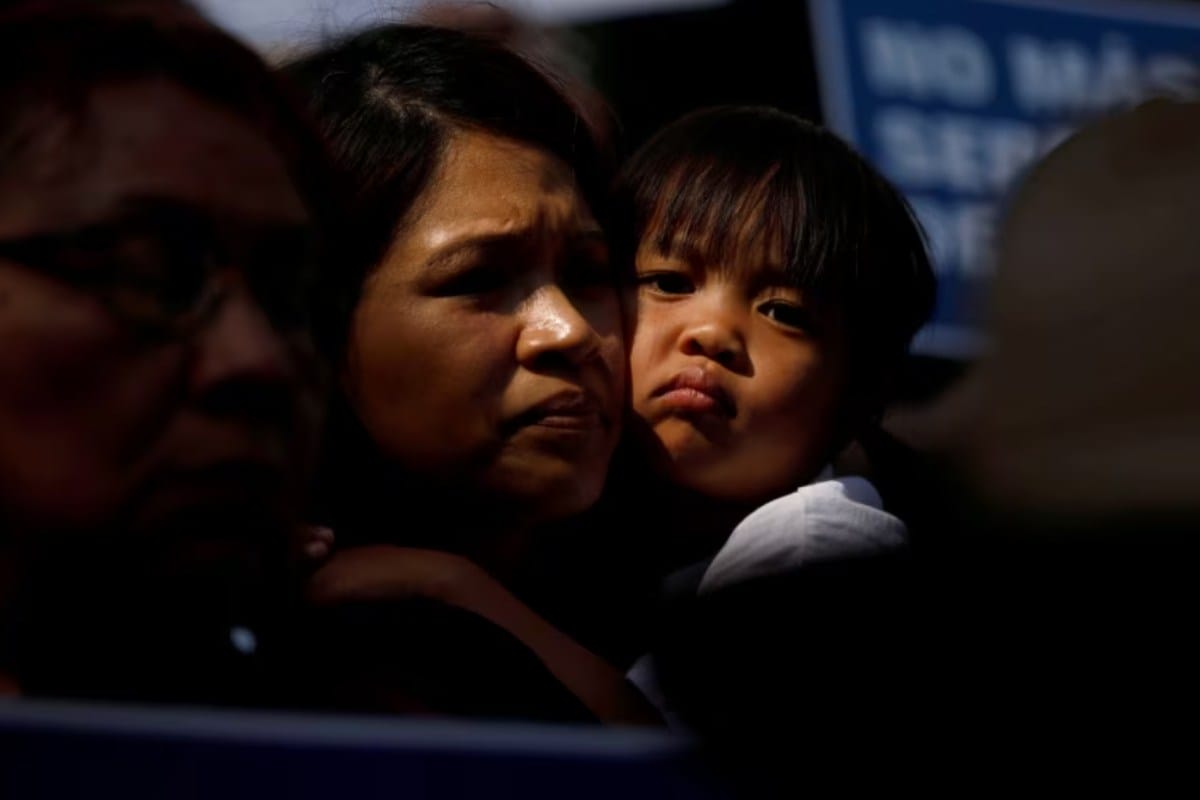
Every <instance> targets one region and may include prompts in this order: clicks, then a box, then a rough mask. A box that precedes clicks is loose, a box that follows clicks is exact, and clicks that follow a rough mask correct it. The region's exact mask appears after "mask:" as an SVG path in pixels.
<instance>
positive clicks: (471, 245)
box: [425, 229, 533, 269]
mask: <svg viewBox="0 0 1200 800" xmlns="http://www.w3.org/2000/svg"><path fill="white" fill-rule="evenodd" d="M532 236H533V232H532V231H531V230H530V229H513V230H505V231H497V232H495V233H476V234H466V235H464V236H460V237H457V238H453V239H450V240H449V241H448V242H447V243H446V244H443V245H441V246H440V247H438V249H437V250H436V251H434V252H433V253H431V254H430V256H429V258H427V259H425V268H426V269H438V268H449V267H451V266H453V265H454V264H455V262H457V261H458V260H460V259H461V258H462V257H463V256H464V255H476V254H508V253H515V252H519V251H521V250H525V249H528V247H529V244H530V239H531V237H532Z"/></svg>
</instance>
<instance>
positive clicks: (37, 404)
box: [0, 80, 319, 547]
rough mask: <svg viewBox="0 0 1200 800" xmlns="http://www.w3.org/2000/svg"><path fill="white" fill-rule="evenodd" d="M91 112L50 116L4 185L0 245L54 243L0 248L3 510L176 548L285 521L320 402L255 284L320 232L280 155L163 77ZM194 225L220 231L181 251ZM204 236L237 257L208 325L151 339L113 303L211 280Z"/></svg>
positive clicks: (304, 347)
mask: <svg viewBox="0 0 1200 800" xmlns="http://www.w3.org/2000/svg"><path fill="white" fill-rule="evenodd" d="M83 121H84V124H83V125H81V127H80V128H79V129H78V130H74V131H73V130H71V129H70V128H69V126H68V125H67V123H66V122H61V124H58V125H56V124H54V123H53V120H51V121H50V123H49V124H47V125H46V126H45V127H44V128H43V129H42V139H41V143H40V144H39V145H37V146H35V147H34V148H32V151H31V152H30V153H29V154H28V156H27V157H26V158H25V159H24V160H23V161H22V162H21V163H19V164H14V165H11V168H10V169H8V170H6V171H5V173H4V175H3V176H2V177H0V242H3V243H5V244H4V246H5V247H6V248H7V249H8V250H10V251H13V250H14V248H15V247H17V244H16V243H18V242H22V241H25V242H29V241H37V240H39V239H42V240H54V241H58V242H60V243H59V244H57V245H51V246H50V247H51V250H52V253H53V254H52V255H50V256H44V255H43V256H38V255H36V253H34V254H33V255H31V256H30V257H28V258H26V257H24V256H22V255H21V254H20V253H15V251H14V252H10V253H9V254H8V257H0V511H3V512H4V513H5V514H7V515H9V516H10V517H15V519H16V520H17V521H18V522H17V527H18V528H22V527H27V528H29V529H33V530H38V531H42V532H47V531H60V530H61V531H83V532H94V531H96V530H99V529H109V528H111V529H114V530H121V531H123V532H125V533H129V534H147V536H146V537H145V538H147V539H148V540H151V541H156V542H158V543H159V544H161V545H162V546H164V547H174V546H175V542H174V540H172V541H167V540H168V539H171V537H163V536H161V535H158V534H161V533H162V532H163V531H164V530H168V529H169V530H172V531H177V532H178V531H181V530H182V529H187V530H188V531H191V530H192V529H193V528H195V529H196V530H195V536H198V537H200V538H203V539H205V541H207V540H208V539H209V538H214V539H215V538H220V537H222V536H225V537H230V536H232V528H233V525H232V524H231V523H230V521H231V520H235V521H238V520H243V519H254V520H258V521H259V522H260V523H261V525H260V526H259V529H260V531H261V532H263V533H265V532H266V529H267V528H269V527H271V526H272V525H273V524H276V523H278V524H279V525H283V524H285V523H286V521H287V518H288V516H289V515H290V513H291V511H290V507H291V505H292V500H293V498H292V496H291V494H292V492H293V491H294V490H295V489H296V488H297V487H298V486H299V485H300V484H301V483H302V480H301V476H299V475H297V474H296V473H297V472H298V468H299V466H300V465H302V464H304V463H305V462H306V461H308V460H309V459H310V456H311V450H312V449H313V443H314V439H315V432H316V427H317V421H318V411H319V395H318V391H317V384H318V376H317V373H316V369H315V355H314V354H313V352H312V345H311V341H310V339H309V336H308V334H307V331H306V330H305V329H304V328H303V327H302V326H299V325H292V324H289V323H287V322H285V321H283V320H281V319H279V318H277V317H276V316H275V315H273V314H272V312H271V307H272V306H273V305H277V303H268V299H267V298H266V297H265V296H264V294H263V293H262V292H259V291H257V290H256V289H254V288H252V287H255V286H257V285H258V284H259V282H260V281H261V279H262V278H263V276H266V275H274V274H276V273H279V274H280V276H281V277H280V278H279V279H278V289H279V291H280V292H281V293H287V292H288V291H289V289H291V288H292V287H293V286H299V285H301V284H303V282H304V281H305V280H306V275H305V270H304V268H303V266H302V262H301V261H300V260H298V259H293V258H290V257H288V258H283V257H281V256H280V255H279V254H278V252H279V251H275V250H273V249H271V248H270V247H266V245H268V244H270V245H272V246H274V245H276V244H280V243H290V242H303V241H305V240H306V238H307V231H308V229H309V227H310V223H311V220H310V219H309V214H308V212H307V211H306V210H305V207H304V205H303V203H302V201H301V199H300V196H299V195H298V193H297V190H296V187H295V186H294V185H293V183H292V181H291V179H290V178H289V176H288V172H287V170H286V167H285V164H284V162H283V159H282V158H281V157H280V156H279V155H278V153H277V152H276V151H275V149H274V148H273V147H272V146H271V144H270V143H269V142H268V141H267V140H266V139H265V138H264V137H263V136H262V135H261V134H260V133H259V132H258V131H256V130H255V129H253V128H252V127H250V126H249V125H248V124H247V123H245V122H243V121H241V120H240V119H239V118H237V117H235V116H233V115H232V114H230V113H228V112H226V111H224V110H222V109H221V108H218V107H216V106H213V105H210V104H209V103H207V102H205V101H203V100H201V99H199V98H198V97H195V96H193V95H191V94H190V93H188V92H187V91H185V90H183V89H181V88H178V87H176V86H174V85H173V84H170V83H168V82H165V81H157V80H145V81H133V82H130V83H122V84H115V85H111V86H103V87H100V88H97V89H95V90H94V91H93V92H92V95H91V97H90V102H89V103H88V106H87V107H86V109H85V113H84V116H83ZM83 231H86V232H87V233H82V232H83ZM181 231H210V232H211V233H212V235H211V237H208V236H204V237H200V236H197V237H195V238H194V242H195V244H196V247H189V248H184V249H180V248H178V247H174V246H172V245H171V243H172V242H177V241H178V240H179V236H180V232H181ZM188 241H189V242H192V241H193V239H192V238H189V239H188ZM210 241H211V242H219V244H220V246H221V249H222V252H227V253H228V257H227V258H226V259H225V260H224V261H222V262H221V265H220V269H221V272H222V274H223V276H224V278H225V286H226V289H225V293H224V297H225V299H224V302H222V303H220V304H219V305H218V306H216V307H215V308H214V309H213V311H212V313H211V314H210V315H209V316H208V318H207V320H206V321H205V322H204V324H202V325H200V326H198V327H196V328H195V329H193V330H191V331H190V332H189V333H187V334H186V335H165V336H164V335H158V334H155V335H150V334H149V333H148V332H146V331H144V330H143V329H142V328H140V327H138V326H136V325H134V324H132V322H131V320H130V319H127V318H126V317H127V316H129V315H128V314H124V313H118V312H119V310H120V309H122V308H123V309H125V310H126V311H128V310H129V309H131V308H132V309H134V310H141V311H144V312H150V311H156V310H159V311H164V313H167V312H168V311H169V310H170V309H173V308H175V307H176V305H177V300H179V299H180V297H179V296H178V295H179V292H178V291H176V290H177V289H179V288H180V287H183V288H186V287H191V286H193V285H194V284H195V285H199V282H200V281H202V279H203V278H204V277H205V276H208V277H212V276H211V275H209V274H208V273H209V272H211V270H207V271H206V270H202V269H200V268H199V267H198V266H197V264H196V262H197V260H198V259H199V260H200V261H201V262H204V255H203V251H200V250H199V248H200V246H202V245H203V243H206V242H210ZM31 252H32V251H31ZM264 252H265V253H267V256H266V257H263V253H264ZM287 252H289V253H292V252H294V250H293V248H291V247H289V248H288V249H287ZM14 253H15V254H14ZM191 297H192V293H190V292H189V293H185V294H183V295H182V299H184V300H187V299H189V298H191ZM134 316H139V315H134ZM218 517H219V518H220V519H221V520H222V522H221V524H211V525H207V526H204V525H202V524H201V523H200V522H199V521H200V520H211V519H216V518H218ZM268 517H269V518H268ZM2 526H3V521H2V520H0V527H2ZM150 534H155V535H153V536H150ZM183 538H185V539H187V540H188V542H191V541H192V539H193V538H195V537H194V536H192V535H191V534H190V533H189V535H188V536H186V537H183ZM180 541H181V542H182V540H180ZM183 544H186V543H183ZM188 546H190V545H188ZM205 546H206V547H207V545H205ZM236 546H238V547H240V546H241V544H236Z"/></svg>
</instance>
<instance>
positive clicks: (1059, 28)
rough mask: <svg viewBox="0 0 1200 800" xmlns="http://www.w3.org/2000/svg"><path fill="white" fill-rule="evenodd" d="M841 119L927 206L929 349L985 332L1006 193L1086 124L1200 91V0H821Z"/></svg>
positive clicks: (966, 349) (819, 32)
mask: <svg viewBox="0 0 1200 800" xmlns="http://www.w3.org/2000/svg"><path fill="white" fill-rule="evenodd" d="M811 7H812V14H813V35H814V39H815V46H816V49H817V52H818V56H819V61H818V72H819V77H820V83H821V93H822V102H823V104H824V106H825V109H826V117H827V119H828V122H829V124H830V126H831V127H833V128H834V129H835V130H837V131H838V133H840V134H841V135H843V136H844V137H846V138H847V139H849V140H850V141H851V142H852V143H853V144H854V145H855V146H856V147H857V148H858V149H859V151H860V152H862V153H863V154H864V155H865V156H866V157H867V158H868V159H870V160H871V161H872V162H873V163H875V164H876V165H878V166H879V167H880V168H881V169H882V170H883V172H884V173H885V174H886V175H888V177H889V178H891V179H892V180H893V181H894V182H895V183H896V184H897V185H898V186H900V188H901V189H902V190H903V191H904V193H905V194H906V195H907V196H908V198H909V200H910V201H911V202H912V203H913V205H914V207H915V208H916V209H917V212H918V216H920V217H921V219H922V222H923V223H924V224H925V227H926V230H927V232H928V233H929V235H930V239H931V243H932V245H933V249H934V257H935V262H936V267H937V269H938V282H939V300H938V307H937V310H936V312H935V317H934V320H933V324H932V325H931V327H930V329H928V330H927V331H926V332H925V333H924V334H923V335H922V336H921V337H919V340H918V344H917V349H918V350H919V351H921V352H924V353H927V354H933V355H943V356H951V357H958V356H969V355H971V354H973V353H975V352H977V351H978V349H979V347H980V346H981V344H982V339H981V337H980V335H979V331H980V326H981V321H982V317H983V315H984V313H985V310H986V294H987V284H988V278H989V274H990V270H991V265H990V259H989V256H988V254H989V253H990V242H991V239H992V232H993V230H994V225H995V222H996V221H997V220H998V218H999V215H1000V214H1001V213H1002V210H1003V203H1004V200H1005V197H1006V195H1007V194H1008V193H1009V191H1010V190H1011V187H1012V185H1013V184H1014V182H1015V180H1017V179H1018V178H1019V177H1020V175H1021V174H1022V173H1023V172H1024V171H1025V169H1026V168H1027V167H1028V165H1029V164H1030V163H1032V162H1033V161H1034V160H1036V158H1037V157H1038V156H1039V155H1040V154H1043V153H1045V152H1046V151H1047V150H1048V149H1049V148H1050V147H1052V146H1053V144H1055V143H1056V142H1058V141H1060V140H1061V138H1062V137H1063V136H1064V135H1066V134H1067V133H1068V132H1069V131H1070V130H1072V129H1073V128H1074V127H1076V126H1078V125H1079V124H1081V123H1082V122H1085V121H1087V120H1088V119H1091V118H1095V117H1096V116H1098V115H1102V114H1104V113H1106V112H1108V111H1110V110H1112V109H1114V108H1120V107H1125V106H1129V105H1132V104H1136V103H1137V102H1139V101H1141V100H1143V99H1145V98H1148V97H1153V96H1158V95H1170V96H1189V97H1194V96H1196V94H1197V90H1198V89H1200V8H1197V7H1195V6H1191V5H1181V4H1155V3H1146V2H1102V1H1100V2H1097V1H1096V0H1079V2H1067V1H1066V0H1064V1H1063V2H1036V3H1035V2H1030V3H1023V2H1016V1H1015V0H1014V1H1004V0H995V1H989V0H903V1H902V2H901V1H900V0H811Z"/></svg>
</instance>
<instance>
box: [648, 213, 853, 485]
mask: <svg viewBox="0 0 1200 800" xmlns="http://www.w3.org/2000/svg"><path fill="white" fill-rule="evenodd" d="M656 238H657V237H656V236H655V232H654V231H649V232H648V233H647V234H646V235H645V236H644V237H643V239H642V244H641V246H640V247H639V249H638V252H637V257H636V266H637V273H638V285H639V289H638V314H637V325H636V328H635V331H634V335H633V341H632V345H631V348H630V370H631V375H632V389H633V391H632V400H633V410H634V411H635V412H636V414H637V415H638V417H640V418H641V420H642V421H643V422H644V423H645V425H646V426H648V427H649V428H650V430H651V431H652V432H653V440H655V441H656V443H657V445H658V446H657V447H656V448H655V449H657V450H658V455H659V456H661V458H660V459H659V466H660V468H661V469H662V471H663V472H664V473H665V475H666V476H667V477H668V478H669V479H670V480H672V481H673V482H674V483H676V484H678V485H681V486H684V487H686V488H689V489H693V490H696V491H699V492H702V493H703V494H706V495H708V496H711V497H717V498H722V499H729V500H739V501H755V502H758V501H762V500H765V499H769V498H770V497H773V496H777V495H779V494H783V493H785V492H788V491H791V490H792V489H794V488H796V487H797V486H799V485H800V484H802V483H805V482H807V481H809V480H811V479H812V478H813V476H815V475H816V473H817V472H818V471H819V470H820V469H821V467H822V466H824V464H825V462H826V461H827V460H828V459H829V458H830V457H831V455H832V453H831V452H830V450H831V448H832V445H833V442H834V438H835V436H836V435H837V431H836V425H837V421H838V418H839V416H838V411H839V402H840V401H841V399H842V397H843V394H844V388H845V385H846V376H847V344H846V334H845V330H844V323H843V322H842V321H841V319H840V318H839V317H838V315H836V314H835V313H832V312H830V311H828V310H823V309H821V308H818V307H816V306H814V305H813V304H811V303H810V302H806V299H805V298H804V297H803V296H802V294H801V292H800V291H799V290H797V289H794V288H791V287H789V286H788V284H787V282H786V281H785V279H784V276H783V272H782V269H781V268H777V267H775V266H773V263H777V261H778V259H776V258H773V257H772V254H771V253H769V252H767V250H768V248H763V247H758V248H739V255H738V257H736V258H735V259H734V263H723V264H715V263H709V261H710V259H707V258H705V257H703V256H701V255H699V254H698V253H697V254H695V255H693V253H694V252H695V251H696V250H697V249H696V248H689V247H687V246H686V244H687V243H686V242H683V243H678V244H680V245H683V246H677V247H676V248H675V250H677V251H678V253H681V254H684V255H667V254H664V253H662V252H661V251H660V250H659V248H658V247H657V246H656V245H655V244H654V242H655V241H656ZM743 251H744V252H743Z"/></svg>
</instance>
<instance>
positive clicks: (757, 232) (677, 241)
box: [638, 158, 805, 275]
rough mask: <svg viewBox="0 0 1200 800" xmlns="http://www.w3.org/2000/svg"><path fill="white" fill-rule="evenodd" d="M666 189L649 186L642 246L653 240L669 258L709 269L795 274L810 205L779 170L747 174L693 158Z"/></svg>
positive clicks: (728, 165) (772, 167)
mask: <svg viewBox="0 0 1200 800" xmlns="http://www.w3.org/2000/svg"><path fill="white" fill-rule="evenodd" d="M789 183H790V184H791V185H789ZM661 184H662V185H661V186H660V187H648V186H644V187H642V188H643V191H645V196H644V197H642V198H639V200H640V201H641V202H639V203H638V207H639V208H640V209H644V210H645V211H644V217H643V219H641V220H639V223H640V224H639V226H638V227H639V229H640V231H641V236H640V238H641V239H642V240H645V239H646V237H648V236H649V237H652V239H651V241H652V242H653V244H654V246H655V247H656V248H657V249H658V250H659V251H660V252H661V253H663V254H664V255H667V256H673V257H679V258H683V259H686V260H689V261H696V262H699V263H703V264H704V265H705V266H707V267H709V268H716V269H737V268H742V269H747V268H755V269H757V268H761V267H766V268H772V269H779V270H784V271H786V272H787V273H788V274H789V275H791V274H792V272H793V269H792V268H791V267H792V264H794V263H795V258H796V256H797V255H798V253H797V252H796V247H795V243H796V242H798V241H799V239H800V237H801V236H802V234H803V228H804V216H805V214H804V206H805V203H804V197H803V193H802V191H801V189H800V187H799V186H798V185H797V184H796V183H795V182H794V181H791V182H789V181H788V180H787V178H786V176H785V175H783V174H782V172H781V170H780V167H779V165H778V164H762V165H758V168H756V169H747V168H746V166H745V165H742V164H735V163H729V162H721V161H714V160H711V159H703V158H690V159H689V158H685V159H682V160H680V161H679V162H678V163H677V164H675V165H674V168H673V169H672V170H671V172H670V173H669V174H668V175H667V176H666V178H665V179H664V180H663V181H662V182H661ZM646 190H649V191H646Z"/></svg>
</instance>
